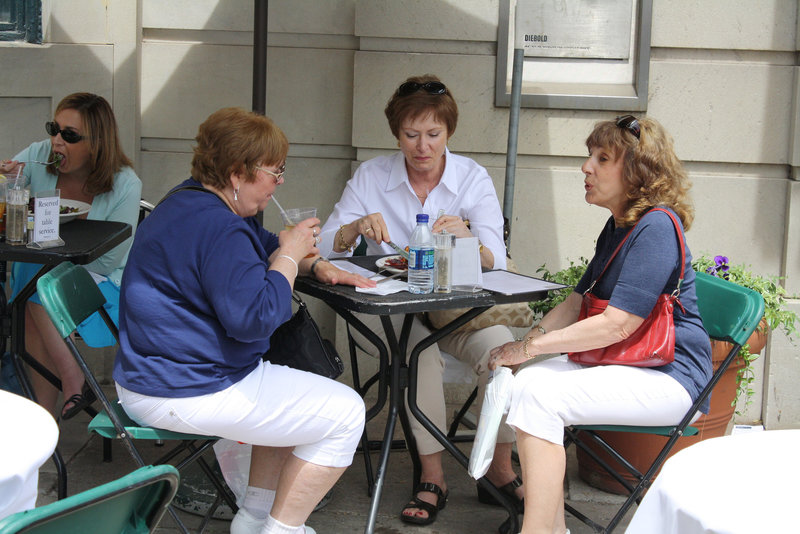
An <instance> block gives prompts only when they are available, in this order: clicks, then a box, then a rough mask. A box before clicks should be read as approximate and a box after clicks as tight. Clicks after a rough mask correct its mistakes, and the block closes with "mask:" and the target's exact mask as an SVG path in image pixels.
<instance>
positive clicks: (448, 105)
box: [383, 74, 458, 139]
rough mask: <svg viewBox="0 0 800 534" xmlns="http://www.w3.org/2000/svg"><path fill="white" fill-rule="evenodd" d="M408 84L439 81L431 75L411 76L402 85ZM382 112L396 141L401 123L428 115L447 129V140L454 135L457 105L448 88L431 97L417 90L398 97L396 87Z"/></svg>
mask: <svg viewBox="0 0 800 534" xmlns="http://www.w3.org/2000/svg"><path fill="white" fill-rule="evenodd" d="M408 82H415V83H418V84H424V83H427V82H439V83H441V80H440V79H439V78H438V77H436V76H434V75H433V74H424V75H422V76H412V77H411V78H408V79H407V80H406V81H405V82H403V83H408ZM401 85H402V84H401ZM383 112H384V113H385V114H386V118H387V119H388V120H389V128H390V129H391V130H392V135H394V136H395V137H396V138H398V139H399V138H400V128H401V127H402V126H403V122H405V121H406V120H407V119H416V118H418V117H423V116H425V115H427V114H428V113H432V114H433V118H434V119H436V120H437V121H438V122H441V123H444V125H445V126H446V127H447V137H448V138H449V137H451V136H452V135H453V133H455V131H456V125H457V124H458V105H457V104H456V101H455V99H453V94H452V92H451V91H450V89H449V88H448V89H447V90H446V92H445V93H444V94H441V95H432V94H430V93H427V92H426V91H423V90H419V91H416V92H413V93H411V94H409V95H405V96H400V88H399V87H398V88H397V89H396V90H395V92H394V94H393V95H392V98H390V99H389V102H388V103H387V104H386V109H384V110H383Z"/></svg>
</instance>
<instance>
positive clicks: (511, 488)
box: [478, 477, 525, 514]
mask: <svg viewBox="0 0 800 534" xmlns="http://www.w3.org/2000/svg"><path fill="white" fill-rule="evenodd" d="M520 486H522V479H521V478H519V477H517V478H515V479H514V480H512V481H511V482H509V483H508V484H505V485H503V486H500V487H498V488H497V489H498V491H500V493H504V494H505V495H507V496H508V498H509V499H510V500H511V502H513V503H514V507H515V508H516V509H517V513H518V514H521V513H522V512H523V510H524V509H525V501H524V500H523V499H520V498H519V497H517V493H516V491H515V490H516V489H517V488H518V487H520ZM478 500H479V501H480V502H482V503H483V504H491V505H494V506H503V505H502V504H501V503H500V501H498V500H497V499H495V498H494V496H493V495H492V494H491V493H489V490H487V489H486V488H484V487H483V486H481V485H478Z"/></svg>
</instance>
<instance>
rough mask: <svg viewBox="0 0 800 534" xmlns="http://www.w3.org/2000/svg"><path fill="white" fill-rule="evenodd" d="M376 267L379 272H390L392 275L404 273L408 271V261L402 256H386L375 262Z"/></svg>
mask: <svg viewBox="0 0 800 534" xmlns="http://www.w3.org/2000/svg"><path fill="white" fill-rule="evenodd" d="M375 265H376V266H377V267H378V269H379V270H382V271H389V272H390V273H393V274H397V273H404V272H406V271H407V270H408V260H406V259H405V258H404V257H403V256H401V255H400V254H395V255H394V256H384V257H383V258H378V259H377V260H376V261H375Z"/></svg>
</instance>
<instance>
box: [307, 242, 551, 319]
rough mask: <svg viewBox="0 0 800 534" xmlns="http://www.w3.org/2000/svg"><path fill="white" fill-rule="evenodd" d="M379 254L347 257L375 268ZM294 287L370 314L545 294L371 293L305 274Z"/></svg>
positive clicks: (528, 298)
mask: <svg viewBox="0 0 800 534" xmlns="http://www.w3.org/2000/svg"><path fill="white" fill-rule="evenodd" d="M380 257H381V256H356V257H353V258H347V259H349V260H350V261H351V262H353V263H355V264H356V265H358V266H359V267H363V268H365V269H370V270H372V271H376V270H377V267H376V266H375V260H377V259H378V258H380ZM343 259H344V258H343ZM295 289H297V290H298V291H299V292H301V293H304V294H306V295H310V296H312V297H316V298H319V299H321V300H323V301H325V302H326V303H328V304H330V305H333V306H339V307H341V308H344V309H346V310H350V311H355V312H360V313H367V314H371V315H394V314H398V313H419V312H425V311H431V310H446V309H452V308H477V307H482V306H494V305H495V304H508V303H512V302H530V301H533V300H541V299H543V298H545V297H546V296H547V291H546V290H543V291H532V292H528V293H517V294H515V295H501V294H499V293H494V292H492V291H485V290H481V291H477V292H474V293H472V292H466V291H453V292H452V293H428V294H425V295H417V294H413V293H409V292H407V291H400V292H398V293H392V294H390V295H371V294H369V293H359V292H357V291H356V290H355V288H354V287H351V286H343V285H336V286H332V285H328V284H323V283H321V282H318V281H317V280H314V279H312V278H306V277H299V278H298V279H297V280H296V281H295Z"/></svg>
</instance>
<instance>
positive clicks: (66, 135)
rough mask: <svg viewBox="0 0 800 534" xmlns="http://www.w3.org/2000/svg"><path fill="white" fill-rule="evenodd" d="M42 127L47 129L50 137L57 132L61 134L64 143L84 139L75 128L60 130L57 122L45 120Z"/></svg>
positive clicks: (72, 142)
mask: <svg viewBox="0 0 800 534" xmlns="http://www.w3.org/2000/svg"><path fill="white" fill-rule="evenodd" d="M44 129H45V130H47V133H48V135H50V136H51V137H55V136H57V135H58V134H61V139H63V140H64V142H65V143H69V144H74V143H77V142H78V141H82V140H83V139H86V137H85V136H83V135H80V134H79V133H78V132H76V131H75V130H62V129H61V128H60V127H59V125H58V123H57V122H46V123H44Z"/></svg>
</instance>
